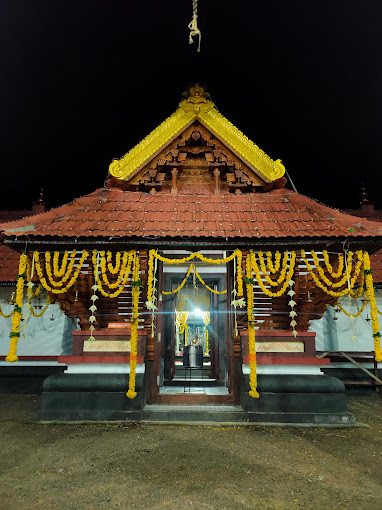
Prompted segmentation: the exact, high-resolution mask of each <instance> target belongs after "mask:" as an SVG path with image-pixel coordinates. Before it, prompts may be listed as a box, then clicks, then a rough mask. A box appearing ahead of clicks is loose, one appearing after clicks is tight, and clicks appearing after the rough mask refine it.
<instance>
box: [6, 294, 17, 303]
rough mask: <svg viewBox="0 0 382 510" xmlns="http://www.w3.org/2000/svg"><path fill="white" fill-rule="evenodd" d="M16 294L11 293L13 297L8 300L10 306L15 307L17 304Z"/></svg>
mask: <svg viewBox="0 0 382 510" xmlns="http://www.w3.org/2000/svg"><path fill="white" fill-rule="evenodd" d="M15 294H16V293H15V292H12V293H11V297H10V299H8V301H7V303H8V304H9V305H15V304H16V299H15Z"/></svg>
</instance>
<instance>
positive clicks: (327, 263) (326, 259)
mask: <svg viewBox="0 0 382 510" xmlns="http://www.w3.org/2000/svg"><path fill="white" fill-rule="evenodd" d="M322 254H323V256H324V262H325V267H326V269H327V271H328V273H329V274H330V276H332V277H333V278H339V277H340V276H341V275H342V272H343V270H344V256H343V254H342V253H339V254H338V270H337V271H336V272H334V270H333V266H332V265H331V263H330V261H329V255H328V252H327V250H323V252H322Z"/></svg>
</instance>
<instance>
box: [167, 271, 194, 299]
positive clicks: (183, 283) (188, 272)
mask: <svg viewBox="0 0 382 510" xmlns="http://www.w3.org/2000/svg"><path fill="white" fill-rule="evenodd" d="M194 267H195V266H194V264H190V267H189V268H188V271H187V273H186V276H185V277H184V279H183V281H182V282H181V283H180V285H179V287H177V288H176V289H175V290H172V291H171V290H170V291H168V292H165V291H162V294H165V295H166V296H168V295H170V294H176V293H177V292H179V291H180V290H181V289H182V288H183V287H184V286H185V284H186V281H187V279H188V277H189V276H190V274H191V271H192V270H193V268H194Z"/></svg>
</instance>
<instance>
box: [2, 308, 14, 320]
mask: <svg viewBox="0 0 382 510" xmlns="http://www.w3.org/2000/svg"><path fill="white" fill-rule="evenodd" d="M13 313H14V310H12V311H11V313H10V314H8V315H6V314H5V313H4V312H3V309H2V308H1V305H0V315H1V316H2V317H4V319H9V317H12V315H13Z"/></svg>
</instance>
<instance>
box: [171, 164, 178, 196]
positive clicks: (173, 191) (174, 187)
mask: <svg viewBox="0 0 382 510" xmlns="http://www.w3.org/2000/svg"><path fill="white" fill-rule="evenodd" d="M171 175H172V181H171V194H172V195H177V194H178V187H177V180H178V169H177V168H173V169H172V170H171Z"/></svg>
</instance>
